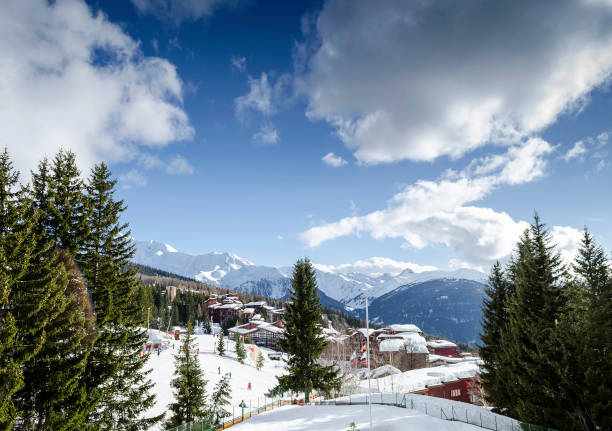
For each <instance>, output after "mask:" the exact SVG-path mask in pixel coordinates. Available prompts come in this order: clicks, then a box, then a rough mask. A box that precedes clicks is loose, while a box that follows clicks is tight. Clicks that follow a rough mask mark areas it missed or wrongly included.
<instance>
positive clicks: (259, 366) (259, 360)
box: [255, 350, 264, 371]
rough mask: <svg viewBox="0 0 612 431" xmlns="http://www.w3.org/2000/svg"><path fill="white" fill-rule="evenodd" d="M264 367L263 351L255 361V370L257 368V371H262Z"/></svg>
mask: <svg viewBox="0 0 612 431" xmlns="http://www.w3.org/2000/svg"><path fill="white" fill-rule="evenodd" d="M263 366H264V357H263V355H262V354H261V350H260V351H259V352H258V353H257V360H256V361H255V368H257V370H258V371H259V370H261V369H262V368H263Z"/></svg>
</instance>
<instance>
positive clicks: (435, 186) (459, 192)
mask: <svg viewBox="0 0 612 431" xmlns="http://www.w3.org/2000/svg"><path fill="white" fill-rule="evenodd" d="M551 152H552V147H551V146H550V145H549V144H548V143H546V142H545V141H542V140H540V139H531V140H528V141H526V142H524V143H523V144H522V145H519V146H513V147H511V148H509V149H508V150H507V151H506V153H504V154H501V155H497V156H489V157H485V158H482V159H477V160H475V161H474V162H472V164H470V166H469V167H468V169H466V170H465V171H463V172H460V173H451V174H449V175H448V177H447V178H442V179H440V180H438V181H423V180H421V181H418V182H417V183H415V184H413V185H410V186H408V187H406V188H405V189H404V190H402V191H401V192H399V193H397V194H396V195H395V196H393V197H392V198H391V199H390V200H389V202H388V203H387V206H386V207H385V208H383V209H381V210H378V211H374V212H371V213H369V214H366V215H363V216H351V217H346V218H343V219H341V220H338V221H336V222H332V223H327V224H323V225H319V226H315V227H312V228H310V229H308V230H307V231H305V232H303V233H302V234H301V236H300V237H301V239H302V240H303V241H304V242H306V243H307V244H308V245H309V246H311V247H315V246H318V245H320V244H322V243H324V242H326V241H329V240H332V239H335V238H339V237H343V236H347V235H358V234H360V233H363V232H367V233H369V234H370V236H372V237H373V238H375V239H383V238H402V239H404V241H405V242H406V243H405V244H406V246H407V247H413V248H417V249H421V248H424V247H426V246H428V245H431V244H440V243H441V244H444V245H446V246H447V247H449V248H450V249H451V250H452V251H453V253H454V257H453V259H452V260H451V262H449V265H450V266H452V267H469V268H474V269H480V270H486V269H487V268H488V267H489V265H490V264H491V263H492V262H494V261H495V260H497V259H503V258H505V257H507V256H508V255H509V254H510V253H511V252H512V250H513V247H514V246H515V244H516V241H517V239H518V238H519V236H520V234H521V232H523V230H525V229H526V228H527V227H528V223H526V222H524V221H515V220H513V219H512V217H510V216H509V215H508V214H507V213H505V212H496V211H494V210H493V209H490V208H481V207H477V206H472V205H469V204H471V203H473V202H477V201H479V200H482V199H483V198H485V197H486V196H488V195H489V194H490V193H491V192H492V191H493V190H494V189H495V188H496V187H499V186H501V185H508V184H520V183H524V182H527V181H533V180H534V179H536V178H538V177H540V176H542V175H544V172H545V166H546V159H545V158H546V156H547V155H548V154H550V153H551ZM560 229H561V228H560ZM563 229H566V230H567V232H569V231H570V230H571V229H573V228H563Z"/></svg>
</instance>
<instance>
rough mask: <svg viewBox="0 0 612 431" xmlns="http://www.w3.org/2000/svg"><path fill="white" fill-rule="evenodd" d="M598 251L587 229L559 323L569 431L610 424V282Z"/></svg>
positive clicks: (562, 377)
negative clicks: (565, 307) (565, 306)
mask: <svg viewBox="0 0 612 431" xmlns="http://www.w3.org/2000/svg"><path fill="white" fill-rule="evenodd" d="M609 265H610V263H609V261H608V259H607V258H606V256H605V253H604V251H603V249H602V248H601V247H599V246H598V245H597V244H596V243H595V241H594V240H593V237H592V236H591V235H590V234H589V232H588V231H587V230H586V229H585V231H584V235H583V237H582V242H581V244H580V249H579V251H578V255H577V257H576V260H575V263H574V264H573V265H572V268H573V272H574V274H575V277H574V279H573V280H572V283H570V285H569V288H568V292H567V293H568V294H567V298H568V301H567V302H568V306H567V312H566V313H565V315H564V318H563V319H562V320H561V322H560V324H559V328H560V334H559V335H560V336H559V338H558V341H559V344H561V345H562V346H563V348H564V357H563V364H562V365H563V366H562V372H561V373H560V374H561V379H562V381H561V387H562V390H563V394H565V395H566V397H567V399H568V400H567V411H568V415H569V420H568V428H572V429H585V430H599V429H605V427H606V426H607V424H611V423H612V318H611V317H610V316H612V277H611V274H610V266H609Z"/></svg>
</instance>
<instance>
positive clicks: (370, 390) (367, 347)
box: [366, 298, 372, 429]
mask: <svg viewBox="0 0 612 431" xmlns="http://www.w3.org/2000/svg"><path fill="white" fill-rule="evenodd" d="M366 351H367V354H366V357H367V361H368V404H369V406H370V429H372V386H371V385H370V320H369V316H368V298H366Z"/></svg>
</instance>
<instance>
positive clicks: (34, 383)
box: [18, 251, 94, 430]
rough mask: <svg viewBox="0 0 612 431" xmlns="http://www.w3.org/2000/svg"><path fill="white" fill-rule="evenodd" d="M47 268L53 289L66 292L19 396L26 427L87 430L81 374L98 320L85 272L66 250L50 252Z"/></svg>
mask: <svg viewBox="0 0 612 431" xmlns="http://www.w3.org/2000/svg"><path fill="white" fill-rule="evenodd" d="M43 263H44V265H45V266H46V267H47V268H49V269H51V270H52V272H50V273H49V275H50V276H51V277H52V278H51V279H44V278H43V279H42V280H43V281H44V285H45V287H46V288H47V289H49V291H57V290H59V291H60V292H61V295H59V296H57V297H56V300H57V302H56V303H55V304H54V309H52V310H49V311H50V312H51V315H50V316H49V317H50V318H49V321H48V323H47V325H46V326H45V336H44V343H43V345H42V347H41V350H40V351H39V352H38V354H37V355H36V356H34V357H33V358H32V359H31V360H30V361H29V362H28V365H27V367H25V369H24V386H23V388H22V389H21V390H20V392H19V393H18V398H19V401H20V402H21V410H22V412H23V424H22V427H21V428H22V429H30V428H32V429H53V430H56V429H57V430H79V429H83V428H84V427H85V425H84V423H85V415H86V413H87V402H86V389H85V386H84V384H83V382H82V379H81V376H82V374H83V371H84V369H85V364H86V361H87V357H88V355H89V352H90V349H91V346H92V344H93V338H94V335H93V334H94V318H93V312H92V309H91V304H90V302H89V296H88V293H87V289H86V287H85V283H84V282H83V279H82V277H81V275H80V272H79V270H78V268H77V266H76V264H75V262H74V260H73V259H72V257H71V256H69V255H68V254H67V253H65V252H63V251H59V252H58V251H55V252H51V254H50V256H49V257H48V258H46V262H44V261H43Z"/></svg>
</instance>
